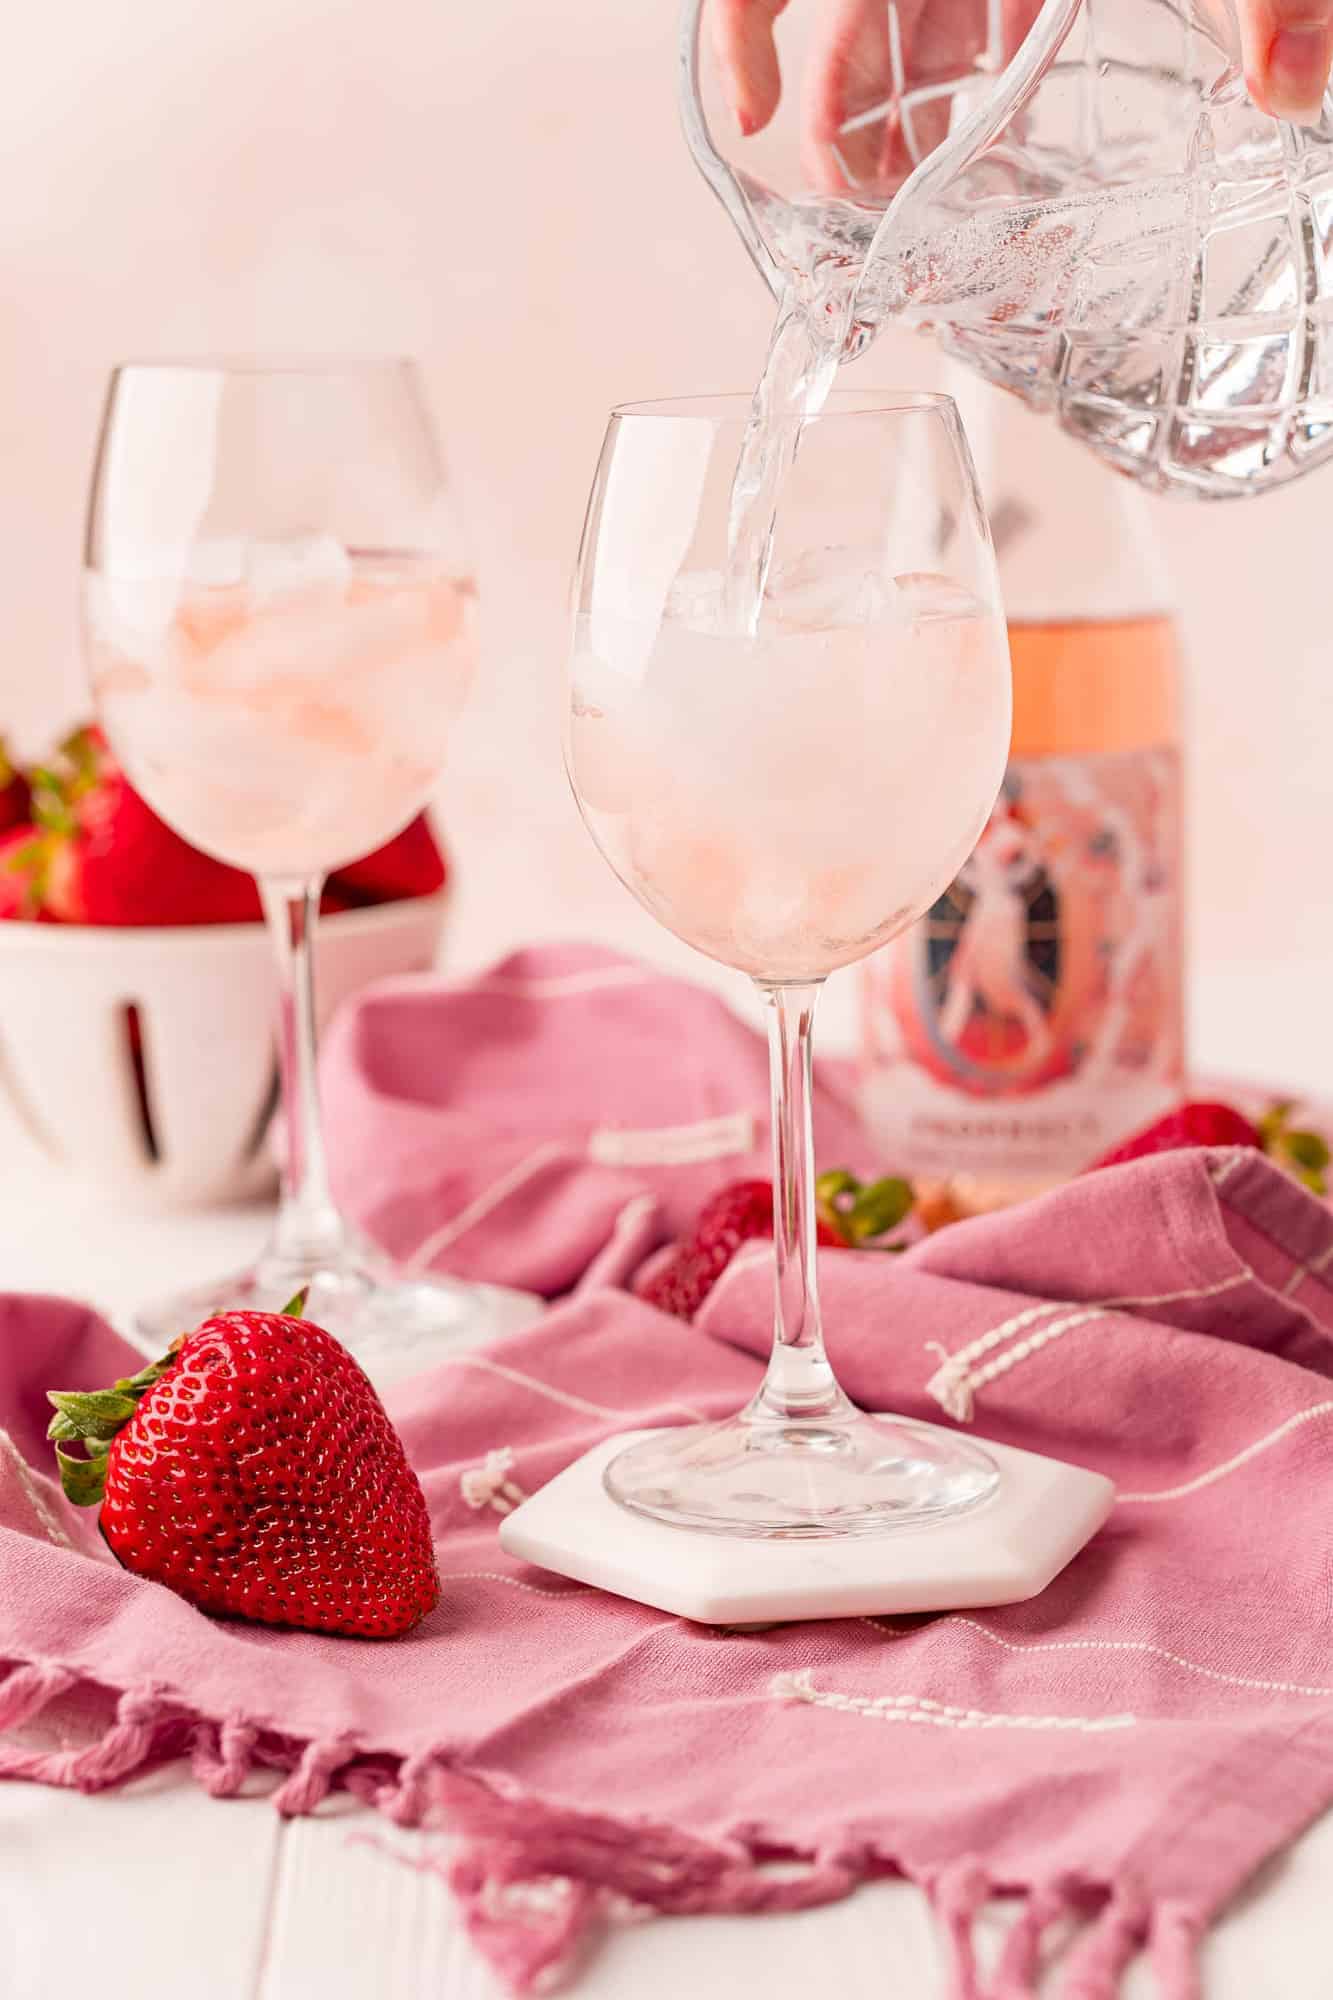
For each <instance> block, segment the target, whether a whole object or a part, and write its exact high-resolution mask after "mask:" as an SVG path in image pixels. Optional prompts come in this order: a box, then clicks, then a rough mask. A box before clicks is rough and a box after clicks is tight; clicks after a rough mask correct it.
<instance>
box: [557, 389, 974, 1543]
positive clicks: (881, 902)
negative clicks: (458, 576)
mask: <svg viewBox="0 0 1333 2000" xmlns="http://www.w3.org/2000/svg"><path fill="white" fill-rule="evenodd" d="M749 409H750V406H749V402H748V399H746V398H743V397H713V398H704V399H688V400H684V401H678V402H664V403H656V404H641V405H637V406H631V407H627V408H624V409H621V410H617V411H616V412H615V413H614V415H613V416H612V418H611V422H610V425H609V428H608V430H607V434H606V439H605V442H604V445H603V448H602V454H601V459H600V462H599V465H598V468H597V474H596V478H595V481H594V485H593V491H592V497H591V500H590V503H589V508H588V514H587V520H586V523H585V527H584V533H583V540H582V546H581V549H580V555H579V565H578V581H577V594H576V606H575V615H574V630H573V640H572V645H571V650H570V662H569V673H568V702H567V708H566V740H565V754H566V762H567V766H568V771H569V776H570V781H571V783H572V785H573V789H574V793H575V797H576V799H577V801H578V805H579V809H580V811H581V813H582V815H583V818H584V820H585V822H586V823H587V826H588V829H589V831H590V833H591V834H592V837H593V839H594V841H595V842H596V843H597V846H598V847H599V848H600V849H601V852H602V854H603V855H604V856H605V858H606V859H607V861H608V862H609V863H610V865H611V867H612V868H613V869H614V870H615V872H616V874H617V875H618V876H619V877H620V879H621V881H622V882H624V883H625V885H626V886H627V887H628V888H629V889H630V890H631V891H632V893H633V894H634V895H635V896H636V897H637V898H638V899H639V901H640V902H641V903H642V904H643V905H644V906H645V907H646V908H647V909H648V910H649V911H651V913H652V914H653V915H654V916H655V917H656V918H657V919H658V921H659V922H660V923H662V924H664V925H665V926H666V928H667V929H668V930H670V931H672V932H674V933H675V934H676V936H678V937H680V938H683V939H684V940H685V941H686V942H687V943H689V944H691V945H693V946H694V947H695V948H696V949H697V950H698V951H700V952H703V953H704V954H705V955H706V956H708V957H709V958H712V959H715V960H718V961H719V962H721V963H722V964H724V965H727V966H731V967H733V968H734V969H735V970H736V971H737V972H740V973H745V974H747V975H748V976H749V977H750V978H751V979H753V980H754V981H755V983H756V985H757V987H758V989H759V992H760V995H761V996H762V999H763V1002H764V1005H765V1010H766V1015H767V1022H768V1033H769V1043H770V1050H771V1058H772V1085H773V1092H772V1107H773V1108H772V1117H773V1146H774V1259H775V1333H774V1343H773V1350H772V1356H771V1359H770V1362H769V1365H768V1369H767V1373H766V1375H765V1378H764V1381H763V1383H762V1385H761V1387H760V1388H759V1390H758V1392H757V1393H756V1395H755V1396H754V1398H753V1399H752V1401H751V1402H750V1404H749V1405H748V1407H747V1408H746V1409H745V1410H743V1411H742V1412H741V1413H740V1414H739V1415H738V1416H736V1417H734V1418H731V1419H730V1420H729V1421H727V1422H725V1423H720V1424H704V1425H690V1426H686V1427H684V1428H680V1429H676V1430H671V1431H667V1432H663V1433H661V1434H659V1435H657V1436H654V1437H651V1438H648V1439H646V1440H643V1441H641V1442H639V1443H637V1444H635V1445H632V1446H630V1447H628V1448H627V1449H626V1450H625V1451H624V1452H622V1453H621V1454H620V1455H619V1456H618V1457H616V1458H615V1459H613V1460H612V1461H611V1463H610V1464H609V1466H608V1468H607V1471H606V1474H605V1484H606V1487H607V1489H608V1491H609V1492H610V1493H611V1495H612V1496H613V1497H614V1498H615V1499H616V1500H618V1501H619V1502H621V1503H622V1504H623V1505H625V1506H627V1507H629V1508H631V1509H633V1510H635V1511H637V1512H639V1513H641V1514H646V1515H649V1516H652V1517H654V1518H656V1519H658V1520H662V1521H666V1522H669V1523H672V1524H674V1525H677V1526H682V1527H687V1528H693V1529H696V1530H697V1529H703V1530H706V1531H712V1532H714V1533H720V1534H733V1535H744V1536H802V1535H804V1536H834V1535H856V1534H867V1533H874V1532H881V1531H884V1530H886V1529H890V1528H896V1527H905V1526H914V1525H920V1524H923V1523H925V1522H927V1521H932V1520H936V1519H940V1518H942V1517H946V1516H949V1515H952V1514H956V1513H958V1512H959V1511H961V1510H963V1509H967V1508H971V1507H975V1506H977V1505H979V1504H981V1503H982V1502H984V1501H985V1500H986V1499H987V1498H988V1497H989V1496H990V1495H991V1494H992V1493H993V1492H994V1490H995V1488H996V1485H997V1481H998V1474H997V1471H996V1467H995V1464H994V1461H993V1460H992V1459H991V1458H990V1457H989V1455H988V1454H987V1453H986V1452H985V1451H984V1450H982V1449H981V1448H979V1447H978V1446H976V1445H973V1444H972V1443H970V1442H969V1441H966V1440H964V1439H962V1438H959V1437H955V1436H952V1435H950V1434H948V1433H947V1432H944V1431H941V1430H938V1429H936V1428H934V1427H932V1426H928V1425H919V1424H915V1423H911V1422H907V1421H904V1420H901V1419H898V1418H895V1417H892V1416H886V1415H879V1414H868V1413H865V1412H862V1411H860V1410H858V1409H857V1408H856V1407H855V1406H854V1405H853V1404H852V1403H851V1402H850V1400H849V1399H848V1397H847V1396H846V1395H845V1394H844V1393H843V1391H842V1389H841V1388H840V1386H839V1384H838V1382H837V1379H836V1377H835V1375H834V1372H833V1369H832V1367H831V1366H830V1363H829V1359H828V1354H827V1352H826V1348H825V1343H824V1336H823V1328H822V1323H821V1316H820V1306H819V1294H818V1281H817V1270H816V1258H815V1209H814V1172H813V1159H812V1141H811V1129H810V1077H811V1029H812V1022H813V1017H814V1011H815V1002H816V999H817V997H818V994H819V990H820V987H821V986H822V984H823V982H824V980H825V979H826V978H827V977H828V975H829V974H830V973H833V972H836V971H837V970H838V969H839V968H840V967H842V966H846V965H850V964H853V963H854V962H855V961H857V960H859V959H862V958H864V957H866V956H867V955H868V954H869V953H870V952H873V951H875V950H876V949H877V948H878V947H879V946H880V945H883V944H885V943H887V942H888V941H889V939H891V938H893V937H894V936H896V935H897V934H898V932H899V931H901V930H903V929H904V928H905V927H906V926H907V925H908V924H910V923H911V922H913V920H914V919H915V918H916V917H918V916H920V915H921V914H922V912H923V911H925V910H926V909H927V908H928V907H929V906H930V904H931V903H932V902H933V901H934V900H935V898H936V897H937V896H938V895H939V894H940V892H941V891H942V890H943V889H944V888H945V886H946V885H947V884H948V883H949V882H950V881H951V880H952V879H953V878H954V876H955V875H956V874H957V872H958V869H959V868H960V867H961V866H962V864H963V862H964V861H965V860H966V858H967V856H968V854H969V852H970V851H971V849H972V847H973V846H974V844H975V842H976V840H977V838H978V836H979V835H980V833H981V831H982V829H983V828H984V826H985V825H986V822H987V819H988V817H989V815H990V811H991V808H992V806H993V804H994V802H995V799H996V796H997V793H998V791H999V787H1000V783H1001V780H1002V778H1003V775H1004V767H1005V759H1006V754H1007V750H1008V743H1009V725H1010V676H1009V654H1008V645H1007V640H1006V636H1005V626H1004V618H1003V613H1002V610H1001V605H1000V597H999V588H998V583H997V579H996V571H995V564H994V558H993V553H992V549H991V543H990V536H989V532H988V529H987V525H986V520H985V516H984V514H983V511H982V507H981V502H980V497H979V494H978V489H977V484H976V478H975V474H974V471H973V467H972V463H971V459H970V456H969V453H968V448H967V443H966V439H965V437H964V434H963V431H962V427H961V424H960V422H959V418H958V413H957V410H956V409H955V407H954V405H953V403H952V402H951V401H950V400H949V399H948V398H947V397H942V396H930V395H903V396H887V395H886V396H879V395H875V394H873V393H867V392H835V393H834V394H833V395H831V396H830V397H829V398H828V401H827V403H826V404H825V405H824V408H823V410H822V412H821V413H820V414H818V415H816V416H814V417H811V418H808V419H806V420H805V421H804V423H802V424H801V425H800V428H799V438H798V439H792V438H778V439H776V440H775V441H774V446H773V448H774V449H776V450H780V451H781V454H782V470H781V477H780V479H779V480H778V481H777V482H775V483H773V484H770V483H769V482H767V481H766V480H765V479H764V478H762V477H761V478H759V479H755V478H753V477H752V478H751V479H750V480H749V482H748V484H747V485H746V486H745V487H744V488H743V490H737V482H736V470H737V466H738V463H741V460H742V445H743V444H746V445H747V453H746V462H747V463H749V464H750V465H751V466H753V465H754V462H755V445H756V440H755V437H754V434H753V433H750V434H749V435H748V437H747V423H748V420H749ZM760 471H761V473H762V471H763V467H762V464H761V466H760ZM765 493H767V494H768V495H769V496H770V499H771V496H772V495H773V494H774V493H776V500H777V504H776V507H774V506H773V505H771V504H766V505H763V506H760V507H759V508H758V509H757V510H756V507H755V505H754V504H753V503H754V500H755V497H756V494H758V495H760V496H762V495H763V494H765ZM885 1338H886V1339H893V1338H901V1331H900V1330H897V1329H893V1328H890V1327H886V1328H885Z"/></svg>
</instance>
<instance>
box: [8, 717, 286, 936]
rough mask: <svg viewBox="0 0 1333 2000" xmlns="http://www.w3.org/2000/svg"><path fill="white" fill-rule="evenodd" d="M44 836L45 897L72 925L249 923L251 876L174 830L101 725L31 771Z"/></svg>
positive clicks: (255, 904) (255, 895)
mask: <svg viewBox="0 0 1333 2000" xmlns="http://www.w3.org/2000/svg"><path fill="white" fill-rule="evenodd" d="M34 776H35V778H36V781H37V792H36V817H37V819H38V821H39V823H40V824H41V826H42V827H43V829H44V831H45V832H46V834H47V835H48V849H47V852H46V855H45V859H44V868H43V873H44V883H43V904H44V907H45V908H46V909H47V910H48V911H49V912H50V914H51V915H52V916H53V917H55V918H57V919H59V920H60V921H61V922H63V923H70V924H111V925H120V924H152V925H172V924H229V923H250V922H253V921H256V920H257V919H258V918H259V916H260V914H261V911H260V904H259V891H258V889H257V888H256V887H255V883H254V879H253V877H252V876H249V875H247V874H245V873H243V871H242V870H241V869H239V868H229V867H227V866H226V864H225V863H223V862H221V861H215V860H213V859H212V857H211V856H209V855H207V854H201V853H200V852H199V850H198V848H195V847H191V846H190V845H189V843H188V841H184V840H182V839H181V837H180V835H179V834H177V833H173V832H172V830H171V828H170V827H169V826H167V825H166V823H165V822H164V821H163V820H160V819H159V818H158V816H157V814H156V813H155V812H154V811H153V809H152V807H151V806H150V805H149V804H148V803H147V801H146V800H145V799H143V798H141V797H140V795H139V794H138V792H136V791H135V789H134V787H133V786H132V785H131V784H130V782H129V779H128V778H127V777H126V776H125V774H124V772H123V771H122V770H121V768H120V766H119V764H118V763H117V762H116V760H115V758H114V757H113V756H112V754H111V752H110V751H109V750H108V749H107V748H106V744H105V739H104V738H103V737H102V734H101V731H100V730H98V729H96V728H89V729H82V730H79V731H77V732H76V733H75V735H73V736H72V737H70V738H69V739H68V740H67V742H66V743H65V744H64V745H62V748H61V754H60V759H59V762H58V763H57V765H56V767H55V768H54V769H53V770H42V771H39V772H37V773H35V774H34Z"/></svg>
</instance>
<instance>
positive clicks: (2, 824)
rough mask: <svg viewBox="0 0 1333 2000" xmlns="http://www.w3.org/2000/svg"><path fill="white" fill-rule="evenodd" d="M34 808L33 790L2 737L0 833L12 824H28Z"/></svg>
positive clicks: (0, 758)
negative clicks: (14, 761) (11, 756)
mask: <svg viewBox="0 0 1333 2000" xmlns="http://www.w3.org/2000/svg"><path fill="white" fill-rule="evenodd" d="M31 810H32V792H31V788H30V787H29V784H28V781H27V779H26V778H25V777H24V775H23V773H22V771H20V770H19V769H18V767H17V766H16V765H15V764H14V763H13V762H12V761H11V759H10V757H9V753H8V751H7V750H6V749H5V745H4V739H3V738H2V737H0V833H3V832H4V831H5V830H6V828H8V827H11V826H23V825H25V824H26V822H27V819H28V816H29V813H30V812H31Z"/></svg>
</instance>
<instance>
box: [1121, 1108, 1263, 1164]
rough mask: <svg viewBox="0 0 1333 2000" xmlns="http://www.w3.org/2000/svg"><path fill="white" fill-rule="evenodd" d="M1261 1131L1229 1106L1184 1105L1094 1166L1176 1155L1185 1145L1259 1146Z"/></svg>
mask: <svg viewBox="0 0 1333 2000" xmlns="http://www.w3.org/2000/svg"><path fill="white" fill-rule="evenodd" d="M1261 1143H1262V1141H1261V1140H1260V1137H1259V1128H1258V1126H1257V1125H1253V1124H1251V1122H1250V1120H1249V1119H1248V1118H1245V1117H1242V1115H1241V1113H1240V1112H1239V1111H1233V1110H1232V1108H1231V1106H1230V1105H1229V1104H1213V1103H1208V1102H1204V1101H1202V1100H1201V1101H1199V1102H1196V1103H1188V1104H1182V1105H1179V1106H1178V1107H1177V1109H1176V1110H1174V1111H1168V1112H1167V1114H1166V1116H1165V1117H1164V1118H1159V1119H1158V1120H1157V1121H1156V1123H1155V1124H1152V1125H1149V1126H1146V1127H1145V1128H1144V1130H1143V1131H1142V1132H1135V1133H1134V1134H1133V1135H1132V1136H1131V1137H1130V1138H1128V1139H1125V1140H1122V1141H1121V1143H1120V1145H1118V1146H1113V1147H1112V1148H1111V1150H1110V1152H1109V1153H1103V1155H1102V1157H1101V1158H1100V1159H1099V1160H1095V1161H1094V1162H1093V1166H1094V1167H1118V1166H1120V1165H1121V1164H1122V1162H1123V1161H1125V1160H1141V1159H1144V1158H1146V1157H1147V1155H1148V1154H1149V1153H1174V1152H1177V1151H1179V1149H1180V1148H1181V1147H1182V1146H1258V1145H1260V1144H1261Z"/></svg>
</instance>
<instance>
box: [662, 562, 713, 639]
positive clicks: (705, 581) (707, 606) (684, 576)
mask: <svg viewBox="0 0 1333 2000" xmlns="http://www.w3.org/2000/svg"><path fill="white" fill-rule="evenodd" d="M723 609H724V595H723V578H722V572H721V571H720V570H716V569H685V570H681V571H680V572H679V573H678V575H677V576H676V577H675V579H674V581H673V582H672V583H671V585H670V586H669V588H668V590H667V594H666V602H665V603H664V604H663V606H662V616H663V618H664V619H668V618H669V619H671V620H672V622H673V623H675V624H679V625H688V626H689V627H690V628H691V630H693V631H698V632H716V631H718V630H719V629H720V627H721V625H722V623H723V617H722V614H723Z"/></svg>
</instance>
